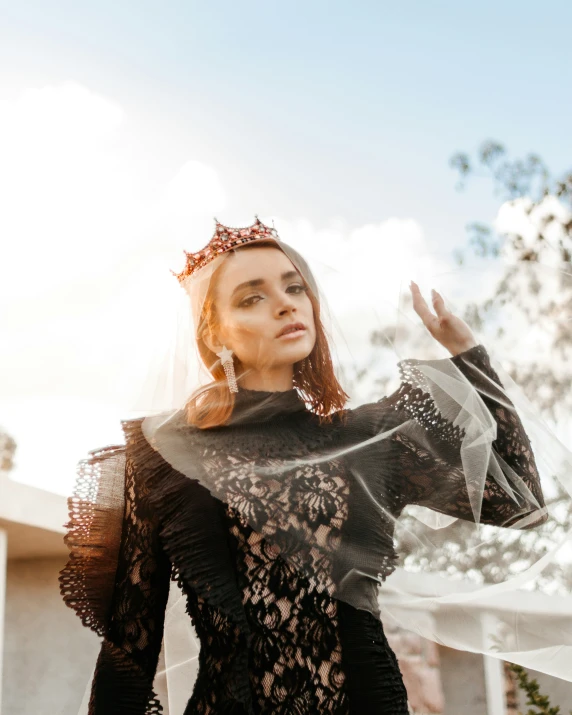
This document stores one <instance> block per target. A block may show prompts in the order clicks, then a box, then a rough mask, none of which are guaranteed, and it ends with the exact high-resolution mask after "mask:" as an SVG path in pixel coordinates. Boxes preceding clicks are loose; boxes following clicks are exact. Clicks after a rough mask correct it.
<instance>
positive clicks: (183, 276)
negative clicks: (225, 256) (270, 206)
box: [171, 216, 280, 285]
mask: <svg viewBox="0 0 572 715" xmlns="http://www.w3.org/2000/svg"><path fill="white" fill-rule="evenodd" d="M215 222H216V227H215V232H214V234H213V237H212V238H211V240H210V241H209V242H208V243H207V245H206V246H205V247H204V248H202V249H201V250H200V251H197V252H196V253H189V252H187V251H184V253H185V256H186V263H185V267H184V268H183V270H182V271H181V272H180V273H175V271H171V273H172V274H173V275H174V276H175V277H176V278H177V279H178V281H179V283H180V284H181V285H183V284H184V282H185V281H186V280H187V278H188V277H189V276H191V275H192V274H193V273H195V272H196V271H198V270H199V269H200V268H203V267H204V266H206V265H207V264H208V263H210V262H211V261H212V260H213V259H215V258H216V257H217V256H218V255H220V254H221V253H226V252H227V251H230V250H231V249H233V248H236V247H237V246H241V245H242V244H244V243H250V242H251V241H260V240H263V239H273V240H275V241H276V240H278V241H279V240H280V237H279V236H278V233H277V231H276V229H275V228H270V226H265V225H264V224H263V223H262V221H260V219H259V218H258V216H256V221H255V222H254V223H253V224H252V226H246V227H244V228H233V227H230V226H223V224H222V223H219V222H218V221H217V219H216V218H215Z"/></svg>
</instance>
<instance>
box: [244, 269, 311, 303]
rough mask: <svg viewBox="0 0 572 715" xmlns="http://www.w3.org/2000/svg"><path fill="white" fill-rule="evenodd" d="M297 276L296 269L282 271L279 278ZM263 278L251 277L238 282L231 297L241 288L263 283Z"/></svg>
mask: <svg viewBox="0 0 572 715" xmlns="http://www.w3.org/2000/svg"><path fill="white" fill-rule="evenodd" d="M297 277H298V271H286V272H285V273H282V275H281V276H280V278H281V279H282V280H283V281H287V280H289V279H290V278H297ZM264 282H265V281H264V278H253V279H252V280H250V281H244V283H239V284H238V285H237V286H236V288H235V289H234V290H233V291H232V295H231V297H232V296H233V295H234V294H235V293H238V291H239V290H241V289H242V288H255V287H256V286H261V285H264Z"/></svg>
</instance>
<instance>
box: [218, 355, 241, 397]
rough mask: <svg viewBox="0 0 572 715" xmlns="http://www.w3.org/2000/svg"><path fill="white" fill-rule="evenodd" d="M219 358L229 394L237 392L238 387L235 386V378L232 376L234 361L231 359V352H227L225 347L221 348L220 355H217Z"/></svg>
mask: <svg viewBox="0 0 572 715" xmlns="http://www.w3.org/2000/svg"><path fill="white" fill-rule="evenodd" d="M217 356H218V357H219V358H220V361H221V363H222V367H223V369H224V374H225V375H226V381H227V383H228V389H229V390H230V391H231V392H238V386H237V384H236V376H235V374H234V361H233V359H232V350H229V349H228V348H227V347H226V345H223V346H222V350H221V351H220V353H217Z"/></svg>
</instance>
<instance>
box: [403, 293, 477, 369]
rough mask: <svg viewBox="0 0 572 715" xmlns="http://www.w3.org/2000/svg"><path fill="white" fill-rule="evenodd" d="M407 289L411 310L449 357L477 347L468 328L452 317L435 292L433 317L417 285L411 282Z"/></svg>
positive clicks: (457, 318)
mask: <svg viewBox="0 0 572 715" xmlns="http://www.w3.org/2000/svg"><path fill="white" fill-rule="evenodd" d="M409 288H410V290H411V295H412V297H413V308H414V309H415V312H416V313H417V315H418V316H419V317H420V318H421V320H422V321H423V324H424V325H425V327H426V328H427V330H428V331H429V332H430V333H431V335H432V336H433V337H434V338H435V340H437V341H438V342H440V343H441V345H443V346H444V347H446V348H447V350H448V351H449V352H450V353H451V355H457V354H458V353H462V352H464V351H465V350H468V349H469V348H472V347H474V346H475V345H478V342H477V340H476V338H475V336H474V335H473V333H472V331H471V329H470V328H469V326H468V325H467V324H466V323H465V321H464V320H462V319H461V318H459V317H457V316H456V315H453V313H451V311H450V310H447V308H445V301H444V300H443V298H442V296H441V295H440V294H439V293H438V292H437V291H436V290H432V291H431V293H432V298H433V309H434V310H435V313H436V315H434V314H433V313H432V312H431V309H430V308H429V306H428V305H427V302H426V300H425V298H424V297H423V296H422V295H421V291H420V290H419V286H418V285H417V283H415V281H411V285H410V286H409Z"/></svg>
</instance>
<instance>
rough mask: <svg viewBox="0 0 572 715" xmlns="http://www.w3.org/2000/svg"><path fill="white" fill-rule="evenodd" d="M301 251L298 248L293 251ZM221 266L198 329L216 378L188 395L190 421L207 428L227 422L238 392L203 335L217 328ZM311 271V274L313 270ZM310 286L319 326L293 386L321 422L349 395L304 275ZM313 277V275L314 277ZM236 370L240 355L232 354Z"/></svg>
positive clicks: (253, 245)
mask: <svg viewBox="0 0 572 715" xmlns="http://www.w3.org/2000/svg"><path fill="white" fill-rule="evenodd" d="M260 246H262V247H267V248H275V249H276V248H280V246H279V245H277V244H276V243H275V242H274V241H264V240H261V241H254V242H252V243H248V244H245V245H244V246H240V247H239V248H234V249H232V250H231V251H229V253H234V252H236V251H245V250H248V249H249V248H258V247H260ZM289 251H292V252H293V253H294V254H295V255H298V254H297V253H296V251H293V249H291V248H290V247H289ZM300 259H301V263H302V265H304V266H305V268H306V270H308V271H309V268H308V267H307V264H306V262H305V261H304V259H303V258H302V257H301V256H300ZM219 271H220V267H219V268H217V269H216V270H215V272H214V273H213V276H212V279H211V281H210V284H209V287H208V290H207V294H206V297H205V301H204V303H203V306H202V311H201V318H200V322H199V329H198V331H197V347H198V350H199V354H200V356H201V358H202V360H203V362H204V364H205V366H206V367H207V369H208V371H209V372H210V374H211V375H212V376H213V378H214V380H213V382H211V383H209V384H208V385H206V386H204V387H201V388H200V389H199V390H197V391H196V392H195V393H193V395H191V397H190V398H189V400H188V402H187V404H186V413H187V422H188V424H190V425H194V426H196V427H200V428H202V429H206V428H208V427H219V426H221V425H224V424H225V423H226V421H227V420H228V419H229V417H230V416H231V414H232V411H233V408H234V404H235V394H236V393H234V392H230V390H229V389H228V384H227V381H226V376H225V373H224V369H223V367H222V365H221V362H220V360H219V359H218V357H217V355H216V354H215V353H214V352H212V350H210V349H209V347H208V346H207V344H206V342H205V340H204V339H203V335H204V333H205V332H211V333H213V332H215V331H216V328H217V312H216V301H215V295H216V287H217V282H218V273H219ZM310 275H311V274H310ZM301 277H302V280H303V281H304V283H305V285H306V288H307V295H308V298H309V299H310V302H311V303H312V308H313V312H314V324H315V328H316V342H315V344H314V347H313V348H312V351H311V353H310V354H309V355H308V356H307V357H306V358H304V359H303V360H300V361H298V362H295V363H294V380H293V382H294V387H295V388H296V389H297V390H298V392H299V393H300V395H301V397H302V398H303V399H304V401H305V402H306V403H308V404H309V409H310V410H311V411H313V412H315V413H316V414H317V415H319V417H320V421H321V422H330V421H331V420H332V414H333V413H334V412H336V411H338V410H341V409H343V407H344V405H345V403H346V400H347V399H348V397H349V395H347V394H346V392H345V391H344V390H343V388H342V386H341V385H340V383H339V381H338V379H337V378H336V376H335V373H334V366H333V362H332V356H331V353H330V347H329V344H328V339H327V336H326V332H325V329H324V326H323V324H322V321H321V319H320V303H319V301H318V298H317V296H316V295H315V294H314V292H313V291H312V289H311V287H310V286H309V285H308V282H307V281H306V279H305V278H304V276H303V275H301ZM312 281H313V279H312ZM233 360H234V366H235V370H236V368H237V362H238V361H237V358H236V356H233Z"/></svg>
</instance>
